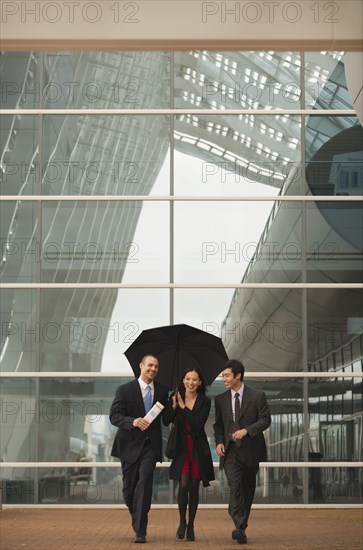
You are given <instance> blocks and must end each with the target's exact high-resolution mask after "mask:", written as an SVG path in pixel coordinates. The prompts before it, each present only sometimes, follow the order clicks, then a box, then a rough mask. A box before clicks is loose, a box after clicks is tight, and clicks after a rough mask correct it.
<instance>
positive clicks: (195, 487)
mask: <svg viewBox="0 0 363 550" xmlns="http://www.w3.org/2000/svg"><path fill="white" fill-rule="evenodd" d="M199 483H200V480H199V479H194V478H192V477H190V475H189V474H182V476H181V479H180V482H179V490H178V508H179V516H180V525H182V526H186V524H187V523H186V516H187V508H188V510H189V515H188V526H189V527H193V525H194V518H195V515H196V513H197V509H198V504H199Z"/></svg>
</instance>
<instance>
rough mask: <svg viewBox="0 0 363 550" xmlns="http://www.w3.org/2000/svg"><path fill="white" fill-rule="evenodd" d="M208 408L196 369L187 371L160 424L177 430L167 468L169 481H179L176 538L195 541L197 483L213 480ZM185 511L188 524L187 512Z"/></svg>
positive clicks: (202, 385) (202, 384)
mask: <svg viewBox="0 0 363 550" xmlns="http://www.w3.org/2000/svg"><path fill="white" fill-rule="evenodd" d="M210 407H211V400H210V399H209V397H207V396H206V395H205V382H204V380H203V377H202V374H201V373H200V372H199V371H198V370H197V369H191V370H187V371H186V372H185V373H184V375H183V376H182V378H181V381H180V383H179V385H178V388H177V390H176V392H175V393H173V394H172V395H171V396H170V398H169V401H168V404H167V407H166V410H165V413H164V416H163V422H164V424H165V426H168V425H169V424H170V423H171V422H173V423H174V425H175V427H176V429H177V434H178V435H177V444H176V457H175V458H174V459H173V461H172V463H171V465H170V471H169V478H170V479H174V480H177V481H179V489H178V508H179V516H180V524H179V527H178V529H177V532H176V538H177V539H183V538H184V537H185V536H186V540H190V541H193V540H195V534H194V519H195V515H196V513H197V509H198V503H199V484H200V481H202V483H203V486H204V487H207V486H208V485H209V482H210V481H211V480H213V479H214V469H213V462H212V457H211V452H210V448H209V443H208V440H207V436H206V433H205V430H204V426H205V423H206V421H207V419H208V415H209V411H210ZM187 509H188V524H187V522H186V513H187Z"/></svg>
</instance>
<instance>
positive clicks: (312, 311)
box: [307, 288, 363, 371]
mask: <svg viewBox="0 0 363 550" xmlns="http://www.w3.org/2000/svg"><path fill="white" fill-rule="evenodd" d="M307 315H308V327H307V330H308V362H309V364H310V366H311V369H312V370H317V371H320V370H326V366H327V365H328V366H329V368H331V369H332V370H337V369H339V368H340V367H343V366H345V365H347V364H348V365H349V364H351V363H353V361H357V360H360V359H361V357H362V327H361V320H362V317H363V302H362V293H361V291H360V290H359V289H329V288H324V289H313V288H312V289H308V290H307ZM348 345H349V347H350V351H351V353H350V357H349V358H348V357H344V355H343V354H342V353H341V351H342V348H343V347H344V346H348ZM329 357H330V358H331V361H330V362H325V363H324V361H326V359H327V358H329ZM323 365H325V368H324V366H323Z"/></svg>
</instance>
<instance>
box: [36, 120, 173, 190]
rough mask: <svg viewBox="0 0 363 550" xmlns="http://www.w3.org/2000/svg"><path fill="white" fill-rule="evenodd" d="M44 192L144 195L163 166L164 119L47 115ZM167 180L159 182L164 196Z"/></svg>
mask: <svg viewBox="0 0 363 550" xmlns="http://www.w3.org/2000/svg"><path fill="white" fill-rule="evenodd" d="M43 140H44V152H43V155H44V168H43V177H42V184H43V193H44V194H46V195H123V194H124V195H148V194H150V193H151V189H152V187H153V185H154V183H155V181H156V180H157V178H158V176H159V172H160V170H161V168H162V165H163V163H164V162H165V159H166V155H167V151H168V141H169V119H168V117H167V116H150V115H149V116H134V115H128V116H122V115H104V116H98V115H92V116H91V115H87V116H86V115H85V116H74V115H68V116H66V117H64V116H58V115H53V116H45V117H44V126H43ZM168 184H169V182H168V178H167V177H165V176H164V178H163V180H162V181H161V182H159V185H160V190H159V192H160V193H168V190H169V185H168Z"/></svg>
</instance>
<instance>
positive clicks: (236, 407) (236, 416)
mask: <svg viewBox="0 0 363 550" xmlns="http://www.w3.org/2000/svg"><path fill="white" fill-rule="evenodd" d="M240 413H241V405H240V402H239V393H235V395H234V425H235V427H236V430H238V420H239V417H240Z"/></svg>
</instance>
